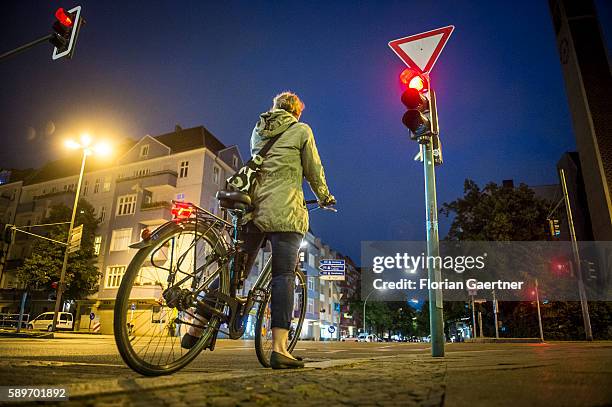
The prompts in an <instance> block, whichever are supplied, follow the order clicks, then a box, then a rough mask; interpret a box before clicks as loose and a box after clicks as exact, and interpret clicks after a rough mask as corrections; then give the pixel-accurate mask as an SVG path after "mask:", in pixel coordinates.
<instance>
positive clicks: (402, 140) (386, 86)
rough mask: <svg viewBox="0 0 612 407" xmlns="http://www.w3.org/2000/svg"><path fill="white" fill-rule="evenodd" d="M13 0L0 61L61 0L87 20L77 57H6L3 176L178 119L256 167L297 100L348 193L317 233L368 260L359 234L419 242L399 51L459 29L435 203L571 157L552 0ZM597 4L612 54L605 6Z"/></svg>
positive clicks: (439, 84)
mask: <svg viewBox="0 0 612 407" xmlns="http://www.w3.org/2000/svg"><path fill="white" fill-rule="evenodd" d="M13 3H15V4H18V5H16V6H14V8H11V7H10V6H9V7H8V9H7V8H6V5H5V7H4V12H5V13H7V14H5V16H8V15H10V18H5V19H4V24H7V20H10V23H13V24H12V25H11V29H10V30H9V29H8V26H7V25H5V28H4V29H3V30H2V31H3V36H2V40H1V41H0V52H3V51H6V50H8V49H11V48H14V47H17V46H19V45H21V44H23V43H25V42H28V41H31V40H33V39H35V38H37V37H38V36H42V35H45V34H48V33H50V27H51V24H52V22H53V12H54V10H55V8H57V7H58V6H64V7H65V8H71V7H72V6H73V5H74V4H82V5H83V14H84V16H85V17H86V19H87V25H86V26H84V27H83V29H82V30H81V34H80V36H79V39H78V44H77V48H76V53H75V56H74V58H73V59H72V60H60V61H56V62H52V61H51V52H52V47H51V45H50V44H43V45H39V46H38V47H36V48H34V49H33V50H30V51H27V52H25V53H23V54H20V55H17V56H14V57H12V58H10V59H9V60H6V61H3V62H0V75H1V77H2V78H3V81H2V87H1V92H0V110H1V111H2V120H1V121H0V137H2V141H3V143H2V144H3V148H2V149H1V151H0V167H1V168H12V167H15V168H25V167H40V166H41V165H42V164H44V163H45V162H46V161H48V160H51V159H57V158H60V157H62V156H64V155H65V154H67V153H66V152H65V151H63V149H62V148H61V142H62V140H63V139H64V138H65V137H66V136H70V135H77V134H80V133H81V132H83V131H89V132H90V133H91V134H92V135H94V136H95V137H96V138H104V139H111V140H113V139H114V140H119V139H121V138H124V137H129V138H133V139H137V138H140V137H142V136H143V135H145V134H151V135H158V134H162V133H167V132H170V131H172V130H173V129H174V126H175V124H180V125H181V126H182V127H184V128H187V127H193V126H199V125H204V126H205V127H206V128H208V129H209V130H210V131H211V132H212V133H213V134H214V135H216V136H217V137H218V138H219V139H220V140H221V141H222V142H223V143H225V144H226V145H231V144H238V146H239V147H240V150H241V152H242V155H243V157H245V158H247V157H248V156H249V152H248V145H249V137H250V134H251V129H252V127H253V125H254V123H255V121H256V120H257V117H258V115H259V113H260V112H262V111H265V110H266V109H268V108H269V107H270V105H271V99H272V97H273V96H274V95H275V94H276V93H278V92H280V91H282V90H287V89H289V90H292V91H294V92H296V93H298V94H299V95H300V97H301V98H302V99H303V100H304V102H305V104H306V110H305V111H304V114H303V116H302V120H303V121H304V122H306V123H308V124H309V125H310V126H311V127H312V129H313V131H314V134H315V138H316V141H317V145H318V148H319V152H320V154H321V158H322V161H323V164H324V166H325V169H326V175H327V179H328V182H329V186H330V189H331V191H332V193H333V194H334V195H335V196H336V198H337V200H338V209H339V212H338V213H337V214H331V213H323V212H315V213H313V214H312V216H311V225H312V229H313V231H314V233H315V234H316V235H318V236H321V237H322V239H323V240H324V241H326V242H327V243H329V244H330V245H331V246H332V247H334V248H336V249H339V250H340V251H342V252H344V253H346V254H349V255H351V256H352V257H353V258H355V260H356V261H357V262H359V253H360V242H361V241H363V240H424V239H425V226H424V214H425V210H424V199H423V169H422V164H421V163H417V162H414V161H413V157H414V155H415V154H416V152H417V151H418V145H417V144H416V142H414V141H411V140H410V139H409V136H408V131H407V129H406V128H405V127H403V125H402V123H401V117H402V114H403V105H402V104H401V102H400V94H401V88H400V85H399V81H398V75H399V73H400V72H401V71H402V70H403V69H404V68H405V66H404V64H403V63H402V62H401V60H400V59H399V58H398V57H397V56H396V55H395V54H394V53H393V52H392V51H391V49H390V48H389V47H388V46H387V43H388V41H390V40H392V39H396V38H399V37H403V36H407V35H411V34H416V33H419V32H422V31H428V30H431V29H435V28H438V27H442V26H446V25H449V24H453V25H455V32H454V33H453V35H452V37H451V38H450V40H449V42H448V44H447V45H446V48H445V49H444V52H443V54H442V55H441V57H440V58H439V59H438V62H437V65H436V66H435V68H434V69H433V72H432V83H433V86H434V88H435V89H436V91H437V95H438V110H439V116H440V127H441V139H442V144H443V155H444V165H443V166H441V167H438V169H437V170H438V172H437V187H438V202H439V204H440V205H441V204H442V203H443V202H447V201H451V200H453V199H455V198H457V197H459V196H460V195H461V194H462V189H463V182H464V180H465V179H466V178H471V179H474V180H475V181H476V182H478V183H479V184H480V185H482V184H483V183H486V182H489V181H495V182H501V181H502V180H503V179H514V180H515V182H525V183H527V184H531V185H538V184H551V183H556V182H557V176H556V172H555V165H556V162H557V160H558V159H559V157H560V155H561V154H562V153H563V152H565V151H569V150H573V149H575V141H574V136H573V132H572V127H571V120H570V115H569V112H568V105H567V99H566V95H565V90H564V84H563V81H562V74H561V66H560V64H559V57H558V52H557V49H556V42H555V38H554V33H553V28H552V23H551V18H550V15H549V11H548V5H547V1H545V0H538V1H514V2H509V1H506V2H501V1H481V2H467V1H436V2H425V1H421V2H407V1H393V2H382V1H378V2H374V1H371V2H356V1H334V2H329V1H325V2H324V1H321V2H315V1H309V2H291V3H289V2H263V1H261V2H246V1H245V2H200V1H192V2H159V1H148V2H109V1H83V2H81V3H73V2H72V1H71V2H67V3H65V2H58V1H47V2H41V1H21V2H13ZM606 3H607V4H606ZM143 4H146V5H147V6H146V7H144V6H143ZM596 4H597V6H598V11H599V17H600V22H601V24H602V26H603V28H604V32H605V35H606V39H607V42H608V47H609V46H610V44H611V43H612V41H611V34H612V33H611V32H610V31H611V24H610V22H612V7H611V6H612V4H611V3H609V2H605V1H596ZM441 221H443V222H442V226H441V236H442V237H443V236H444V235H445V233H446V229H447V227H448V221H447V220H445V219H444V218H441Z"/></svg>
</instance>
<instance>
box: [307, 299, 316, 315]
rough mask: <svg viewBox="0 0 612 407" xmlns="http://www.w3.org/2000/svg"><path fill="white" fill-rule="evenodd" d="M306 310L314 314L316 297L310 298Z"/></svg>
mask: <svg viewBox="0 0 612 407" xmlns="http://www.w3.org/2000/svg"><path fill="white" fill-rule="evenodd" d="M306 312H307V313H309V314H314V298H309V299H308V304H307V305H306Z"/></svg>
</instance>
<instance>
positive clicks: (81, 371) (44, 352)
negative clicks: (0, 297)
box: [0, 333, 430, 385]
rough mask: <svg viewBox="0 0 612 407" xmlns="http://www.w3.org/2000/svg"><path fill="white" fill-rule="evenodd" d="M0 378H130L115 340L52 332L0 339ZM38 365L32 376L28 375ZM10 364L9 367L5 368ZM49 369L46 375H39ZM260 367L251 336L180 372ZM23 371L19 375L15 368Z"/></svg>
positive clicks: (315, 352) (361, 348) (358, 347)
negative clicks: (51, 335)
mask: <svg viewBox="0 0 612 407" xmlns="http://www.w3.org/2000/svg"><path fill="white" fill-rule="evenodd" d="M429 351H430V348H429V344H427V343H385V342H382V343H356V342H313V341H303V342H299V343H298V345H297V347H296V349H295V350H294V354H296V355H301V356H304V357H305V358H306V361H308V362H323V361H328V360H337V359H341V360H346V359H363V358H373V357H380V356H391V355H400V354H407V353H428V352H429ZM0 355H2V359H1V360H0V378H1V379H2V381H3V382H4V383H5V384H6V385H9V384H15V385H18V384H19V385H35V384H51V383H66V384H67V383H73V382H80V381H83V380H87V378H88V377H90V378H99V377H132V376H134V375H136V373H133V372H132V371H131V370H130V369H129V368H128V367H126V365H125V364H124V363H123V361H122V360H121V357H120V356H119V353H118V351H117V347H116V345H115V341H114V339H113V337H112V336H107V335H82V334H79V335H77V334H67V333H59V334H56V339H24V338H2V339H0ZM34 366H36V367H38V368H39V370H37V373H36V375H31V374H28V372H30V371H31V368H32V367H34ZM9 367H10V372H9ZM46 368H49V370H52V371H53V373H52V374H45V373H44V370H45V369H46ZM257 369H260V370H261V369H263V367H262V366H261V365H260V364H259V362H258V361H257V357H256V356H255V349H254V343H253V341H249V340H236V341H233V340H227V339H226V340H218V341H217V344H216V347H215V350H214V352H210V351H205V352H202V353H201V354H200V355H199V356H198V357H197V358H196V360H194V361H193V362H192V363H191V364H190V365H189V366H187V367H186V368H185V369H183V372H204V373H205V372H232V371H236V370H240V371H245V370H246V371H252V370H257ZM16 370H17V371H21V370H23V372H22V373H23V374H19V373H17V372H16Z"/></svg>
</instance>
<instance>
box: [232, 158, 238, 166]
mask: <svg viewBox="0 0 612 407" xmlns="http://www.w3.org/2000/svg"><path fill="white" fill-rule="evenodd" d="M232 167H234V168H238V157H236V156H235V155H233V156H232Z"/></svg>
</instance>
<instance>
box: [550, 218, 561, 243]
mask: <svg viewBox="0 0 612 407" xmlns="http://www.w3.org/2000/svg"><path fill="white" fill-rule="evenodd" d="M548 228H549V232H550V237H552V238H553V239H559V236H561V227H560V225H559V219H548Z"/></svg>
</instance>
